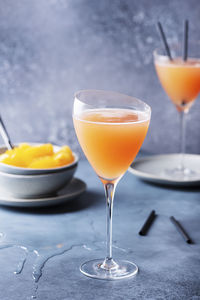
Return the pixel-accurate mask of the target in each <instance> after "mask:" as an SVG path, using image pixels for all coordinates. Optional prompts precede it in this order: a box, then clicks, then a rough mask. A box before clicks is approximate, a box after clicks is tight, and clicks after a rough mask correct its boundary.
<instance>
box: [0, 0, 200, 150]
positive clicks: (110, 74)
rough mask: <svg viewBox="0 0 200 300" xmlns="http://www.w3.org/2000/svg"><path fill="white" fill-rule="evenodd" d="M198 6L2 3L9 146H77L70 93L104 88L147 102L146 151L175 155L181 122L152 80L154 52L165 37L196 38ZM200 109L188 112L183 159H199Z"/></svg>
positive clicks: (102, 0)
mask: <svg viewBox="0 0 200 300" xmlns="http://www.w3.org/2000/svg"><path fill="white" fill-rule="evenodd" d="M199 15H200V3H199V1H198V0H190V1H186V0H185V1H180V0H173V1H172V0H171V1H161V0H160V1H158V0H148V1H147V0H146V1H145V0H140V1H136V0H123V1H122V0H121V1H120V0H112V1H111V0H49V1H46V0H34V1H33V0H32V1H27V0H18V1H15V0H6V1H1V2H0V40H1V42H0V103H1V114H2V115H3V117H4V119H5V120H6V124H7V126H8V129H9V131H10V134H11V137H12V139H13V140H14V141H24V140H26V141H51V142H56V143H59V144H64V143H70V145H73V149H74V150H75V149H78V144H77V141H76V138H75V134H74V131H73V126H72V120H71V109H72V103H73V94H74V92H75V91H76V90H79V89H88V88H97V89H109V90H115V91H120V92H123V93H127V94H129V95H133V96H136V97H139V98H141V99H143V100H145V101H146V102H147V103H149V104H150V105H151V107H152V110H153V114H152V122H151V126H150V130H149V133H148V137H147V139H146V141H145V143H144V145H143V149H144V150H146V151H149V152H153V153H159V152H160V153H162V152H177V151H178V150H179V143H178V141H179V138H178V137H179V118H178V113H177V112H176V110H175V108H174V106H173V105H172V104H171V102H170V101H169V99H168V97H167V96H166V95H165V93H164V91H163V90H162V88H161V86H160V84H159V82H158V79H157V77H156V74H155V70H154V66H153V61H152V51H153V49H154V48H155V47H157V46H158V45H160V40H159V37H158V33H157V29H156V27H155V23H156V22H157V20H161V21H162V23H163V25H164V27H165V30H166V33H167V36H168V37H170V38H172V39H173V40H177V39H181V38H182V29H183V20H184V19H185V18H186V17H187V18H188V19H189V20H190V37H191V39H199V38H200V30H199V28H200V21H199ZM199 113H200V103H199V99H198V100H197V101H196V103H195V106H194V107H193V108H192V109H191V112H190V115H189V120H188V121H189V122H188V127H187V152H193V153H200V133H199V129H200V123H199Z"/></svg>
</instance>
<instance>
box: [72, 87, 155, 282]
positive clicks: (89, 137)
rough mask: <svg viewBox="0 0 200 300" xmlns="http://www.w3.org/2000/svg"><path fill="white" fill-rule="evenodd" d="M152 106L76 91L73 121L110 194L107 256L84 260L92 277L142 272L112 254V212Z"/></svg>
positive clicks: (83, 269) (85, 270)
mask: <svg viewBox="0 0 200 300" xmlns="http://www.w3.org/2000/svg"><path fill="white" fill-rule="evenodd" d="M150 117H151V108H150V107H149V106H148V105H147V104H146V103H144V102H142V101H141V100H139V99H136V98H133V97H130V96H127V95H123V94H120V93H116V92H111V91H101V90H85V91H79V92H77V93H76V94H75V99H74V107H73V121H74V128H75V131H76V135H77V138H78V140H79V143H80V146H81V148H82V150H83V152H84V153H85V156H86V157H87V159H88V161H89V162H90V164H91V166H92V167H93V169H94V170H95V171H96V173H97V175H98V176H99V178H100V180H101V181H102V183H103V187H104V191H105V197H106V215H107V218H106V220H107V221H106V228H107V229H106V257H105V259H104V260H102V259H93V260H89V261H87V262H85V263H83V264H82V265H81V267H80V271H81V272H82V273H83V274H84V275H86V276H89V277H91V278H96V279H103V280H116V279H117V280H118V279H123V278H128V277H131V276H134V275H136V274H137V272H138V267H137V265H136V264H135V263H133V262H131V261H127V260H122V259H120V260H117V261H115V260H114V259H113V257H112V214H113V200H114V194H115V189H116V186H117V184H118V182H119V180H120V178H121V177H122V175H123V174H124V173H125V172H126V171H127V169H128V167H129V166H130V164H131V163H132V161H133V160H134V158H135V156H136V154H137V153H138V151H139V150H140V147H141V146H142V143H143V141H144V138H145V136H146V133H147V130H148V127H149V121H150Z"/></svg>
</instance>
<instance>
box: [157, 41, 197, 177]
mask: <svg viewBox="0 0 200 300" xmlns="http://www.w3.org/2000/svg"><path fill="white" fill-rule="evenodd" d="M170 48H171V50H172V60H170V59H169V57H168V56H167V55H166V54H165V51H164V49H162V48H160V49H157V50H155V51H154V64H155V68H156V72H157V75H158V78H159V80H160V82H161V84H162V87H163V88H164V90H165V92H166V93H167V95H168V96H169V98H170V99H171V101H172V102H173V103H174V105H175V106H176V108H177V111H178V112H179V115H180V125H181V132H180V133H181V150H180V162H179V164H178V162H177V168H175V169H173V170H169V169H167V170H165V175H168V176H170V177H174V178H176V179H178V180H185V179H186V180H187V179H188V178H192V177H195V176H196V173H195V172H194V171H193V170H190V169H189V168H186V167H185V162H184V154H185V138H186V136H185V128H186V124H185V116H186V114H187V113H188V112H189V110H190V108H191V106H192V104H193V103H194V101H195V99H196V98H197V96H198V95H199V92H200V57H199V48H200V44H199V43H190V44H189V57H188V59H187V60H186V61H184V60H183V59H182V57H181V55H182V53H181V52H182V45H181V44H176V45H171V46H170Z"/></svg>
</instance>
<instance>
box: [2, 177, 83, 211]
mask: <svg viewBox="0 0 200 300" xmlns="http://www.w3.org/2000/svg"><path fill="white" fill-rule="evenodd" d="M85 190H86V184H85V182H83V181H82V180H80V179H78V178H73V179H72V180H71V182H70V183H68V184H67V185H66V186H65V187H64V188H62V189H61V190H59V191H58V192H57V193H56V194H55V195H50V196H49V197H45V198H39V197H38V198H34V199H30V198H28V199H24V198H23V199H20V198H14V197H12V196H7V195H6V196H5V195H3V193H1V190H0V205H6V206H13V207H14V206H15V207H40V206H50V205H56V204H61V203H63V202H67V201H70V200H72V199H74V198H76V197H77V196H79V195H80V194H82V193H83V192H84V191H85Z"/></svg>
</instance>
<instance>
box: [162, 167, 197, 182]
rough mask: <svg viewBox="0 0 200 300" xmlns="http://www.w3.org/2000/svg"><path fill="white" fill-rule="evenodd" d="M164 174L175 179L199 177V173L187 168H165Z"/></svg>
mask: <svg viewBox="0 0 200 300" xmlns="http://www.w3.org/2000/svg"><path fill="white" fill-rule="evenodd" d="M164 175H165V176H167V177H170V178H173V179H177V180H190V179H195V178H197V177H198V178H199V174H198V173H197V172H195V171H193V170H190V169H188V168H179V167H177V168H175V169H165V170H164Z"/></svg>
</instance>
